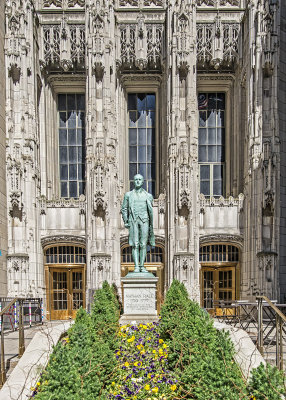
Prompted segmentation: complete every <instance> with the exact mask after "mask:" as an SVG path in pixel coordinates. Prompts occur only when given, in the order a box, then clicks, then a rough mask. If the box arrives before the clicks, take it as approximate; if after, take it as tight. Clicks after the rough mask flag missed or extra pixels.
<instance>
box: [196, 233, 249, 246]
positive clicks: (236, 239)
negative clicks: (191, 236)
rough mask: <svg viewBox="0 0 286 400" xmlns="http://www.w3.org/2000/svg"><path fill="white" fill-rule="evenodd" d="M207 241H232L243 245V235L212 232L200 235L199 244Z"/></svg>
mask: <svg viewBox="0 0 286 400" xmlns="http://www.w3.org/2000/svg"><path fill="white" fill-rule="evenodd" d="M207 243H233V244H236V245H238V246H239V247H242V246H243V236H240V235H229V234H212V235H204V236H201V237H200V245H202V244H207Z"/></svg>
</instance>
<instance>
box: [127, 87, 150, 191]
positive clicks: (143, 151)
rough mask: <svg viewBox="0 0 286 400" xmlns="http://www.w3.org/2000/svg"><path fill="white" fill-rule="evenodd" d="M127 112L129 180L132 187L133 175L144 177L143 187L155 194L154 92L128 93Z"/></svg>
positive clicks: (131, 187)
mask: <svg viewBox="0 0 286 400" xmlns="http://www.w3.org/2000/svg"><path fill="white" fill-rule="evenodd" d="M128 114H129V181H130V190H132V189H133V187H134V185H133V177H134V175H136V174H138V173H139V174H141V175H143V177H144V180H145V182H144V186H143V187H144V188H145V189H146V190H148V191H149V192H150V193H152V194H153V195H155V181H156V168H155V163H156V159H155V143H156V132H155V124H156V96H155V94H154V93H147V94H146V93H136V94H135V93H130V94H129V95H128Z"/></svg>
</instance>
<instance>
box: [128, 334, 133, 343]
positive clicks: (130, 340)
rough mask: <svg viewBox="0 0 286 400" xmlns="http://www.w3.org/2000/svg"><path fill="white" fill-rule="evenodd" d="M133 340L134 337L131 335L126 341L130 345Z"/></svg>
mask: <svg viewBox="0 0 286 400" xmlns="http://www.w3.org/2000/svg"><path fill="white" fill-rule="evenodd" d="M134 340H135V336H134V335H133V336H132V337H131V338H129V339H127V342H128V343H132V342H134Z"/></svg>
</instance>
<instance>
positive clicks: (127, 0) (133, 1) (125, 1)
mask: <svg viewBox="0 0 286 400" xmlns="http://www.w3.org/2000/svg"><path fill="white" fill-rule="evenodd" d="M119 5H120V6H121V7H126V6H130V7H138V5H139V2H138V0H120V1H119Z"/></svg>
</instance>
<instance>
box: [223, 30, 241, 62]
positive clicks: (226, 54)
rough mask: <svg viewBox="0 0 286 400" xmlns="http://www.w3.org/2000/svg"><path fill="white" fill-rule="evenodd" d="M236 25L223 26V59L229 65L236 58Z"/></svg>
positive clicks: (237, 31)
mask: <svg viewBox="0 0 286 400" xmlns="http://www.w3.org/2000/svg"><path fill="white" fill-rule="evenodd" d="M238 34H239V25H238V24H223V59H224V61H226V62H227V64H228V65H230V64H231V63H232V62H233V61H235V60H236V59H237V57H238Z"/></svg>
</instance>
